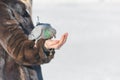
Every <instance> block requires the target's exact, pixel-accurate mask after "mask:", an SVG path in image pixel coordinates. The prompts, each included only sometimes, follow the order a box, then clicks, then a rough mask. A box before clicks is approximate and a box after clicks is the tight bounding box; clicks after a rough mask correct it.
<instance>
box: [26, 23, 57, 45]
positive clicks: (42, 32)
mask: <svg viewBox="0 0 120 80" xmlns="http://www.w3.org/2000/svg"><path fill="white" fill-rule="evenodd" d="M53 37H56V30H55V29H54V28H52V26H51V25H50V24H48V23H40V22H38V23H37V25H36V26H35V28H34V29H33V30H32V31H31V33H30V34H29V36H28V39H29V40H35V43H37V41H38V40H39V39H46V40H47V39H51V38H53Z"/></svg>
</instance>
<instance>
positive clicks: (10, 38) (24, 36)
mask: <svg viewBox="0 0 120 80" xmlns="http://www.w3.org/2000/svg"><path fill="white" fill-rule="evenodd" d="M33 28H34V26H33V23H32V20H31V0H0V80H40V79H39V73H40V72H39V70H40V67H39V65H41V64H44V63H48V62H50V61H51V59H52V58H53V57H54V50H53V51H52V55H49V54H51V53H50V51H49V50H47V49H45V47H44V42H45V40H43V39H40V40H39V41H38V42H37V48H36V47H34V41H31V40H28V34H29V33H30V31H31V30H32V29H33Z"/></svg>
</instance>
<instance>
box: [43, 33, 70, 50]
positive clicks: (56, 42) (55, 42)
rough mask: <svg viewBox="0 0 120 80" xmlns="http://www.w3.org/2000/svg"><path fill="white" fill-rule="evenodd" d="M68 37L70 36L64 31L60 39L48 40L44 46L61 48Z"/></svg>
mask: <svg viewBox="0 0 120 80" xmlns="http://www.w3.org/2000/svg"><path fill="white" fill-rule="evenodd" d="M67 37H68V33H64V34H63V35H62V37H61V38H60V39H59V40H51V39H49V40H46V41H45V44H44V46H45V47H46V48H47V49H50V48H54V49H59V48H60V47H62V46H63V45H64V44H65V42H66V40H67Z"/></svg>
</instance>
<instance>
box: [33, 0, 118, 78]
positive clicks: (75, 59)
mask: <svg viewBox="0 0 120 80" xmlns="http://www.w3.org/2000/svg"><path fill="white" fill-rule="evenodd" d="M37 16H39V17H40V21H41V22H46V23H50V24H51V25H52V26H53V27H54V28H56V29H57V39H59V38H60V36H61V35H62V34H63V33H64V32H68V33H69V37H68V40H67V43H66V44H65V45H64V46H63V47H62V48H61V49H60V50H56V55H55V58H54V59H53V60H52V61H51V62H50V63H49V64H45V65H42V70H43V77H44V80H120V0H33V21H34V23H36V17H37Z"/></svg>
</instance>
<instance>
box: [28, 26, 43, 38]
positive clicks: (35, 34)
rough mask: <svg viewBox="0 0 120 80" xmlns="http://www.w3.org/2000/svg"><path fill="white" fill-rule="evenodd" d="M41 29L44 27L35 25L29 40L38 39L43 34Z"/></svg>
mask: <svg viewBox="0 0 120 80" xmlns="http://www.w3.org/2000/svg"><path fill="white" fill-rule="evenodd" d="M41 31H42V28H41V27H35V28H34V29H33V30H32V32H31V34H30V35H29V36H28V38H29V40H34V39H38V38H40V36H41Z"/></svg>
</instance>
